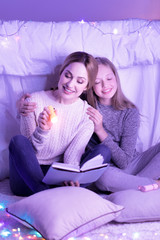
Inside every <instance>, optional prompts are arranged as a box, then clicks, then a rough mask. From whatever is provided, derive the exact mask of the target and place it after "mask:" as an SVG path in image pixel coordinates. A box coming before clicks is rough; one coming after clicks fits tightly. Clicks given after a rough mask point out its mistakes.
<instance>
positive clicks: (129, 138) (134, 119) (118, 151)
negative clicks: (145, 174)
mask: <svg viewBox="0 0 160 240" xmlns="http://www.w3.org/2000/svg"><path fill="white" fill-rule="evenodd" d="M139 120H140V119H139V112H138V110H137V109H136V108H133V109H128V111H127V112H126V114H125V115H124V116H123V121H122V122H123V123H122V129H121V134H120V137H119V138H120V140H119V142H116V141H115V140H113V137H112V135H110V134H108V136H107V138H106V139H105V140H104V141H103V142H102V144H105V145H107V146H108V147H109V149H110V150H111V153H112V161H113V163H114V164H115V165H116V166H118V167H119V168H121V169H124V168H126V167H127V165H128V164H129V162H131V160H132V158H133V155H134V153H135V146H136V141H137V136H138V129H139Z"/></svg>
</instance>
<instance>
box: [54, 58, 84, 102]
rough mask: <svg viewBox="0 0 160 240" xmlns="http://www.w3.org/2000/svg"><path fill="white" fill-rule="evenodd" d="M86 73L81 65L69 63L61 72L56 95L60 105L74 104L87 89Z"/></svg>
mask: <svg viewBox="0 0 160 240" xmlns="http://www.w3.org/2000/svg"><path fill="white" fill-rule="evenodd" d="M87 84H88V73H87V70H86V67H85V66H84V64H83V63H78V62H75V63H71V64H70V65H68V66H67V67H66V68H65V69H64V71H63V72H62V74H61V76H60V79H59V82H58V93H59V97H60V101H61V103H64V104H71V103H73V102H75V101H76V100H77V99H78V98H79V96H80V95H81V94H82V92H83V91H84V90H86V89H87Z"/></svg>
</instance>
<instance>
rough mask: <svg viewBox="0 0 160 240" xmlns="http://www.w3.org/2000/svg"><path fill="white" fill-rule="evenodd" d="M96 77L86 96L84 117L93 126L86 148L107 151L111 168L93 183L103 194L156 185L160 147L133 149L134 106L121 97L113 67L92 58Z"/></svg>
mask: <svg viewBox="0 0 160 240" xmlns="http://www.w3.org/2000/svg"><path fill="white" fill-rule="evenodd" d="M96 60H97V63H98V74H97V78H96V80H95V84H94V86H93V88H92V89H90V90H88V92H87V99H88V103H89V104H90V105H92V106H93V107H94V108H91V107H89V108H88V111H87V113H88V115H89V116H90V119H91V120H92V121H93V123H94V132H95V133H94V135H93V136H92V138H91V140H90V142H89V144H88V147H89V148H90V149H93V148H94V146H96V145H97V144H103V145H105V146H107V147H109V149H110V151H111V159H112V164H111V165H110V166H109V167H108V168H107V169H106V171H105V173H104V174H103V175H102V176H101V177H100V178H99V180H98V181H97V182H96V186H97V187H98V188H99V189H100V190H103V191H111V192H115V191H120V190H125V189H129V188H132V189H138V187H139V186H141V185H148V184H155V183H156V184H158V186H160V181H159V180H157V179H158V178H159V176H160V170H159V169H160V143H158V144H157V145H155V146H153V147H151V148H150V149H148V150H147V151H145V152H143V153H138V152H137V151H136V149H135V146H136V140H137V135H138V128H139V123H140V115H139V112H138V109H137V108H136V106H135V105H134V104H133V103H132V102H131V101H129V100H128V99H127V98H126V97H125V96H124V94H123V92H122V90H121V86H120V79H119V76H118V73H117V70H116V68H115V66H114V65H113V63H112V62H111V61H109V60H108V59H107V58H96ZM95 108H96V109H95Z"/></svg>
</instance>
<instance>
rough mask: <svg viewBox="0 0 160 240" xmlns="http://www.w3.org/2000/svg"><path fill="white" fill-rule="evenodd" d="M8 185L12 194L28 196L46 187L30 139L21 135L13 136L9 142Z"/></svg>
mask: <svg viewBox="0 0 160 240" xmlns="http://www.w3.org/2000/svg"><path fill="white" fill-rule="evenodd" d="M9 164H10V187H11V190H12V192H13V193H14V194H16V195H19V196H29V195H31V194H34V193H36V192H39V191H42V190H45V189H48V188H49V187H48V186H47V185H46V184H44V183H43V182H42V179H43V177H44V174H43V171H42V169H41V167H40V165H39V163H38V160H37V158H36V155H35V152H34V149H33V147H32V144H31V143H30V141H29V140H28V139H27V138H26V137H24V136H22V135H17V136H15V137H13V138H12V139H11V141H10V144H9Z"/></svg>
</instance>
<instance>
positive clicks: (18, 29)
mask: <svg viewBox="0 0 160 240" xmlns="http://www.w3.org/2000/svg"><path fill="white" fill-rule="evenodd" d="M159 42H160V21H148V20H140V19H128V20H121V21H101V22H84V21H81V22H78V21H77V22H59V23H56V22H47V23H43V22H33V21H28V22H23V21H18V20H16V21H10V22H5V21H1V22H0V82H1V88H0V112H1V114H0V123H1V124H0V132H1V134H0V239H12V240H13V239H42V236H41V235H40V234H39V233H38V232H37V231H35V230H33V229H28V228H26V227H25V226H23V225H22V224H20V223H19V222H17V221H16V220H14V219H12V218H11V217H10V216H8V215H7V213H6V212H5V208H6V207H8V206H9V205H10V204H12V203H14V202H18V201H20V200H21V199H22V198H20V197H16V196H13V194H12V193H11V192H10V188H9V184H8V181H9V180H8V178H9V164H8V145H9V141H10V139H11V137H12V136H14V135H16V134H19V119H18V117H17V109H16V101H17V100H18V99H19V97H20V96H22V95H23V93H27V92H28V93H31V92H34V91H39V90H43V89H46V90H47V89H50V88H52V87H55V86H56V84H57V69H58V67H59V65H60V64H61V62H62V61H63V60H64V58H65V57H66V56H67V55H68V54H70V53H71V52H73V51H87V52H89V53H91V54H93V55H94V56H105V57H108V58H109V59H110V60H111V61H113V63H114V64H115V65H116V67H117V69H118V72H119V75H120V79H121V84H122V89H123V91H124V93H125V95H126V96H127V97H128V98H129V99H130V100H131V101H133V102H134V103H135V104H136V105H137V106H138V108H139V110H140V114H141V125H140V129H139V135H138V140H137V150H138V151H144V150H146V149H147V148H148V147H150V146H152V145H154V144H156V143H157V142H159V141H160V132H159V126H160V114H159V107H160V91H159V89H160V81H159V76H160V47H159ZM137 194H138V195H140V193H139V192H138V193H137ZM145 194H146V193H145ZM156 195H158V193H156ZM132 196H133V195H132ZM142 196H145V195H142ZM102 197H106V195H104V196H103V195H102ZM109 197H110V200H111V201H113V203H114V204H116V205H117V204H118V205H121V203H122V205H124V206H126V210H125V209H124V212H122V213H123V214H120V215H119V217H117V219H115V220H116V222H115V221H114V222H113V221H112V222H108V223H105V224H104V225H102V226H100V227H98V228H96V229H93V230H91V231H89V232H88V233H87V234H83V235H82V236H79V237H76V236H75V237H70V239H69V240H75V239H76V240H77V239H83V240H99V239H100V240H103V239H112V240H114V239H115V240H117V239H121V240H130V239H143V240H145V239H146V240H148V239H150V240H151V239H152V240H154V239H155V240H159V239H160V230H159V229H160V228H159V226H160V223H159V215H158V216H157V218H154V219H153V218H152V219H149V218H148V219H147V220H148V221H149V220H155V221H154V222H142V223H139V222H138V223H130V222H132V221H131V219H130V217H133V215H131V214H135V212H133V208H132V204H133V203H132V202H131V199H128V198H129V196H128V195H127V193H126V195H124V194H123V193H117V194H115V195H111V196H109ZM151 198H152V197H151ZM136 199H137V197H136V195H134V196H133V200H134V202H136ZM22 200H23V199H22ZM122 200H123V201H122ZM153 200H155V201H156V204H158V203H157V197H156V199H154V197H153ZM141 202H143V200H141ZM146 203H147V201H146ZM155 206H156V205H155ZM130 208H132V211H130V210H129V209H130ZM143 210H144V212H143V214H144V213H145V211H146V210H147V206H146V205H145V204H143ZM155 211H156V210H155V209H152V211H151V212H150V214H151V215H153V213H154V212H155ZM143 216H144V215H143ZM140 217H141V218H142V215H141V216H140ZM140 217H139V218H138V221H140V220H142V219H140ZM143 220H144V219H143ZM125 221H127V223H124V222H125ZM128 221H129V222H128Z"/></svg>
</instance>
